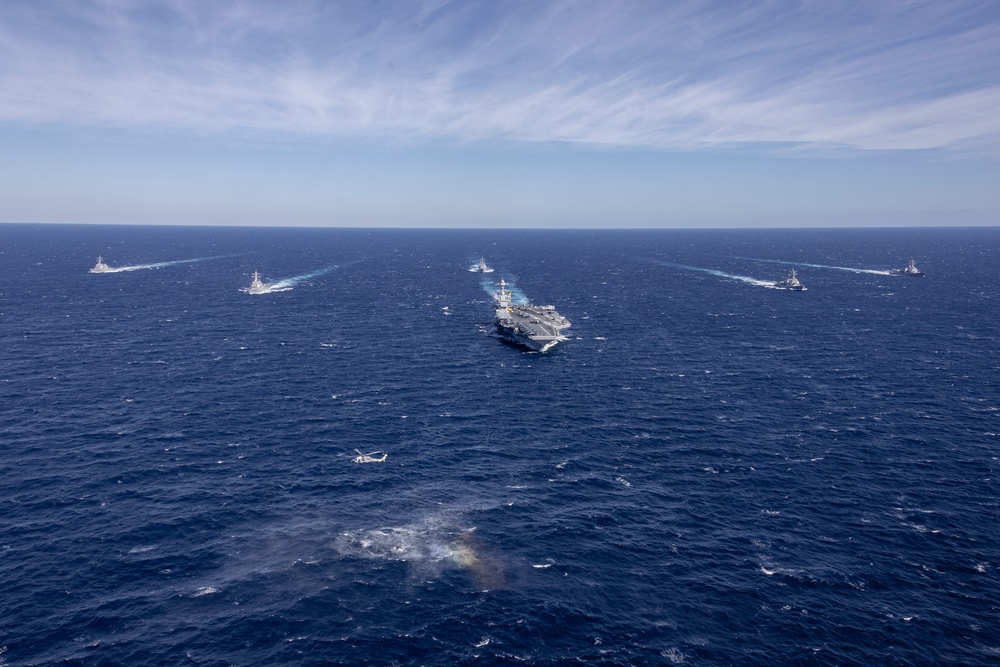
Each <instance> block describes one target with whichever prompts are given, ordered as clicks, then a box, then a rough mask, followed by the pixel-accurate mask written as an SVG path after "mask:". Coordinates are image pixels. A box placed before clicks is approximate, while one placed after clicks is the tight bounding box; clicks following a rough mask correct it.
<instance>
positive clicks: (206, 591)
mask: <svg viewBox="0 0 1000 667" xmlns="http://www.w3.org/2000/svg"><path fill="white" fill-rule="evenodd" d="M218 592H219V589H218V588H216V587H215V586H202V587H201V588H199V589H198V590H196V591H195V592H194V593H192V594H191V597H193V598H200V597H201V596H203V595H213V594H215V593H218Z"/></svg>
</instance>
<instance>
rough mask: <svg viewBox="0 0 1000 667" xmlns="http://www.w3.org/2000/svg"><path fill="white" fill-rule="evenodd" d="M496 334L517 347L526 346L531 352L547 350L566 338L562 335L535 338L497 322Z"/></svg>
mask: <svg viewBox="0 0 1000 667" xmlns="http://www.w3.org/2000/svg"><path fill="white" fill-rule="evenodd" d="M497 334H499V336H500V338H502V339H503V340H505V341H507V342H508V343H513V344H514V345H517V346H519V347H523V348H526V349H528V350H531V351H532V352H547V351H548V350H551V349H552V348H553V347H555V346H556V344H557V343H559V342H560V341H563V340H566V339H565V338H564V337H562V336H560V337H559V338H546V339H541V340H536V339H534V338H531V337H530V336H527V335H525V334H523V333H520V332H517V331H514V330H513V329H511V328H510V327H506V326H504V325H502V324H500V323H497Z"/></svg>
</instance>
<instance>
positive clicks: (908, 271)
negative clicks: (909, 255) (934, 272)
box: [890, 259, 924, 278]
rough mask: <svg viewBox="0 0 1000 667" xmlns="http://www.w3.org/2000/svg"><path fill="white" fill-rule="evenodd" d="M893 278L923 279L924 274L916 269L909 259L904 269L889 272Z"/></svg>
mask: <svg viewBox="0 0 1000 667" xmlns="http://www.w3.org/2000/svg"><path fill="white" fill-rule="evenodd" d="M890 273H892V275H894V276H910V277H911V278H923V277H924V272H923V271H921V270H920V269H918V268H917V265H916V263H915V262H914V261H913V260H912V259H911V260H910V263H909V264H907V265H906V268H904V269H892V270H891V271H890Z"/></svg>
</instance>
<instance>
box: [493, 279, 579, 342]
mask: <svg viewBox="0 0 1000 667" xmlns="http://www.w3.org/2000/svg"><path fill="white" fill-rule="evenodd" d="M494 298H495V299H496V301H497V309H496V324H497V332H498V333H499V334H500V336H501V337H503V338H505V339H506V340H509V341H511V342H512V343H517V344H518V345H523V346H524V347H526V348H528V349H529V350H535V351H537V352H545V351H546V350H548V349H549V348H551V347H552V346H553V345H555V344H556V343H558V342H559V341H563V340H569V339H568V338H567V337H566V336H563V335H562V333H561V332H562V330H563V329H567V328H569V326H570V322H569V320H567V319H566V318H565V317H563V316H562V315H560V314H559V313H557V312H556V309H555V307H554V306H516V305H514V304H513V303H511V292H510V290H509V289H507V283H505V282H504V281H503V279H502V278H501V279H500V291H499V292H497V293H496V294H494Z"/></svg>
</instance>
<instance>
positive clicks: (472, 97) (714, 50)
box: [0, 0, 1000, 152]
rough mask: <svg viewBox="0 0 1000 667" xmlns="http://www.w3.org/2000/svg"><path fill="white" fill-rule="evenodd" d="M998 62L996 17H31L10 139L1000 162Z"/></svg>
mask: <svg viewBox="0 0 1000 667" xmlns="http://www.w3.org/2000/svg"><path fill="white" fill-rule="evenodd" d="M834 5H836V7H834ZM734 7H736V9H734ZM994 13H995V12H994ZM997 62H1000V20H998V18H997V17H996V16H993V15H992V14H991V12H990V5H989V4H988V3H977V2H957V3H936V2H930V1H928V2H913V3H908V4H900V5H881V4H878V5H873V3H865V2H857V3H850V2H846V3H815V4H813V3H800V2H791V1H787V2H785V1H782V2H770V3H746V4H736V5H734V4H733V3H727V2H722V3H718V2H709V1H704V2H689V3H684V4H683V5H680V6H678V5H677V4H675V3H670V4H666V3H660V2H640V1H634V2H633V1H627V2H618V3H607V2H600V3H598V2H587V1H585V0H580V1H578V2H570V1H567V2H549V3H535V2H530V3H516V2H511V3H493V2H482V3H476V2H464V3H447V2H437V3H431V2H428V3H424V4H415V3H414V4H411V3H397V2H386V3H378V2H363V3H324V2H319V3H312V2H292V3H269V2H264V1H261V2H250V1H247V2H236V1H233V2H228V3H214V2H213V3H201V2H194V1H193V0H184V1H181V0H177V1H174V2H167V1H165V2H161V3H140V4H135V3H127V2H122V1H118V0H105V1H104V2H85V1H83V0H79V1H77V0H73V1H72V2H69V1H67V2H65V3H62V4H59V3H28V2H10V3H4V4H2V5H0V90H2V91H3V94H2V95H0V122H8V123H56V124H63V123H65V124H71V125H79V126H99V127H112V128H114V127H122V128H130V129H153V130H157V131H163V130H167V131H179V132H197V133H205V132H226V131H235V132H249V133H255V132H264V133H268V134H272V133H278V134H282V135H285V136H301V137H303V138H311V139H313V140H351V141H366V140H367V141H371V140H375V141H380V142H384V141H388V142H392V141H411V142H412V141H418V142H419V141H439V140H445V141H457V142H462V141H522V142H551V141H560V142H571V143H582V144H601V145H608V146H627V147H634V146H640V147H649V148H655V149H697V148H701V147H726V146H732V145H747V144H782V145H786V144H797V145H807V146H817V147H838V148H853V149H868V150H906V149H949V148H951V149H955V148H961V149H969V148H970V147H973V146H975V147H977V148H976V149H977V150H987V151H989V152H995V151H996V149H997V147H998V146H1000V115H998V114H996V113H995V111H994V110H995V109H996V108H998V106H1000V105H998V102H1000V74H998V71H997V67H996V63H997Z"/></svg>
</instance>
